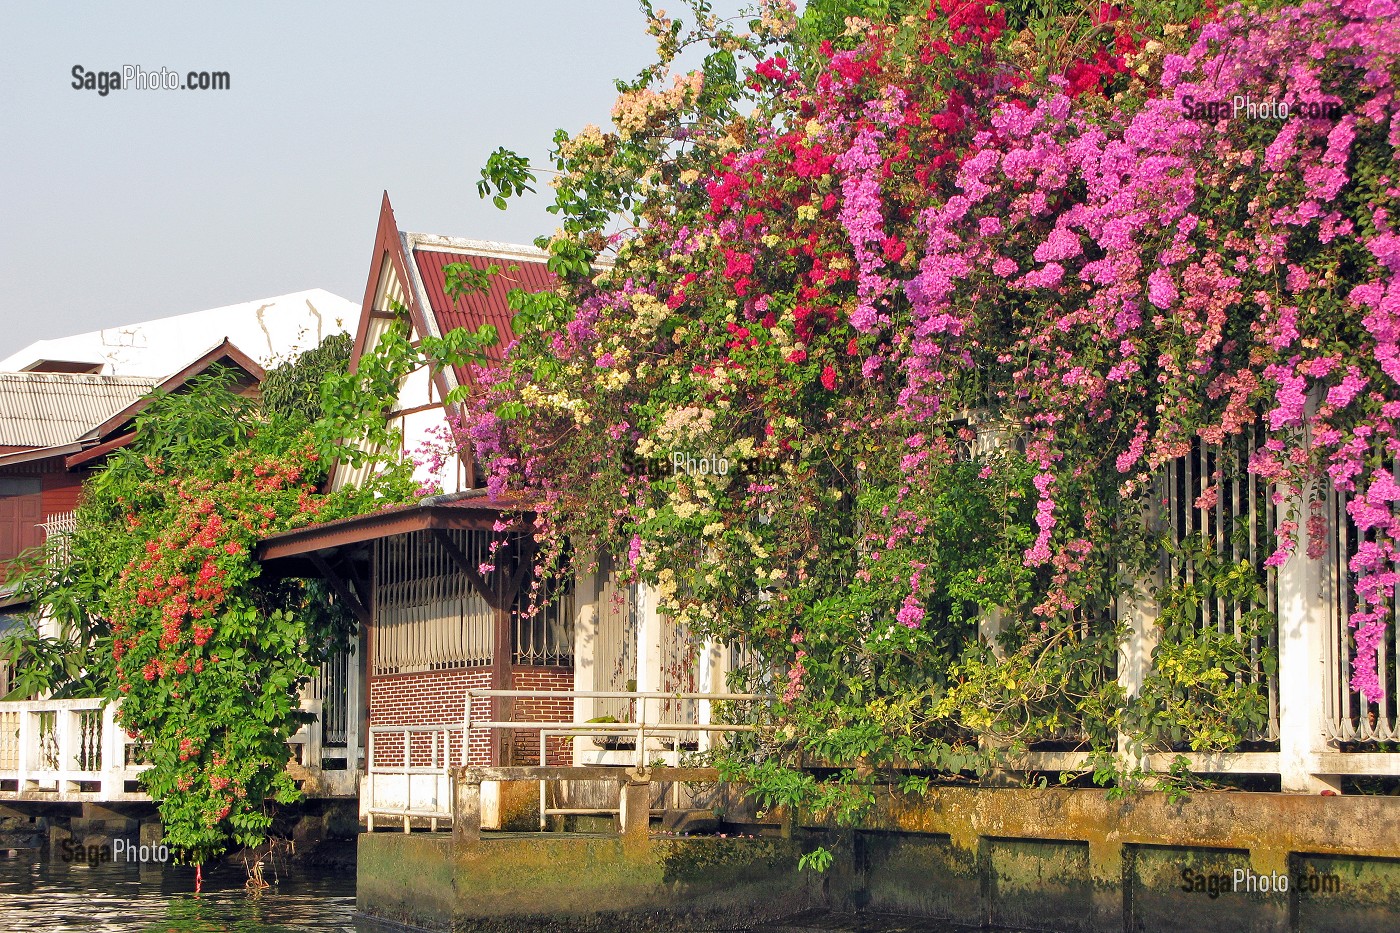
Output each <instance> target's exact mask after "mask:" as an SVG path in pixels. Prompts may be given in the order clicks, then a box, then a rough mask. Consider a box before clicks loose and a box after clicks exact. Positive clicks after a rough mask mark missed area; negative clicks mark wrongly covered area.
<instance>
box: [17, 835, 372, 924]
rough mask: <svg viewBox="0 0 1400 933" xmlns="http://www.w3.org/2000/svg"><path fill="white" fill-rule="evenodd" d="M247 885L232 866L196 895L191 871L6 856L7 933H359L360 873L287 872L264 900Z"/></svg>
mask: <svg viewBox="0 0 1400 933" xmlns="http://www.w3.org/2000/svg"><path fill="white" fill-rule="evenodd" d="M143 878H144V879H145V880H143ZM268 880H272V878H271V876H269V877H268ZM246 881H247V875H246V873H245V872H244V870H243V867H242V866H241V865H230V866H226V867H225V869H224V870H222V871H215V872H213V873H212V874H211V875H209V876H207V877H206V879H205V883H204V889H203V891H202V892H201V893H200V894H199V895H197V896H196V895H195V893H194V873H193V871H191V870H189V869H176V868H171V869H167V870H166V871H165V872H163V873H158V874H152V873H150V872H147V873H146V874H144V875H143V874H142V873H141V872H140V871H139V870H138V869H137V867H136V866H134V865H132V866H127V865H114V864H112V863H104V864H100V865H94V866H91V867H89V866H86V865H65V864H63V863H62V862H59V861H57V860H55V861H52V862H49V861H42V862H41V861H40V860H39V859H38V858H37V857H35V858H32V859H31V858H29V857H28V853H25V854H22V855H20V856H19V857H18V858H8V859H6V858H0V933H79V931H81V933H263V931H267V933H313V931H314V933H356V927H355V924H354V921H353V919H352V916H351V915H352V913H353V912H354V909H355V872H354V869H348V870H346V869H339V870H330V871H327V870H324V869H317V870H315V871H314V872H312V871H303V872H298V873H293V874H285V873H284V874H282V875H281V877H280V879H279V883H278V884H277V885H276V886H274V887H271V888H268V889H267V891H266V892H265V893H264V894H263V895H261V896H259V897H249V896H248V892H247V890H246V888H245V887H244V885H245V884H246Z"/></svg>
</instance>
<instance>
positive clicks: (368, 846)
mask: <svg viewBox="0 0 1400 933" xmlns="http://www.w3.org/2000/svg"><path fill="white" fill-rule="evenodd" d="M453 867H454V861H453V852H452V837H451V836H449V835H446V834H443V833H361V834H360V839H359V843H358V852H357V864H356V877H355V908H356V909H357V910H358V911H360V912H361V913H364V914H367V915H369V916H373V917H377V918H379V919H381V920H392V921H394V922H396V923H404V924H409V925H411V926H419V927H424V928H426V929H432V930H446V929H451V927H452V918H453V916H454V915H455V914H456V912H457V903H456V894H455V885H454V883H453Z"/></svg>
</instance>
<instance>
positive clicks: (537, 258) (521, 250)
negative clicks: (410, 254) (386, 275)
mask: <svg viewBox="0 0 1400 933" xmlns="http://www.w3.org/2000/svg"><path fill="white" fill-rule="evenodd" d="M399 233H400V234H401V235H402V236H403V237H404V239H405V240H407V242H408V246H409V247H410V248H411V249H419V248H422V249H428V250H436V251H440V252H450V253H468V254H472V255H479V256H484V257H497V256H499V257H501V258H514V259H523V260H525V261H527V262H545V261H547V260H548V259H549V253H547V252H545V251H544V250H542V249H540V248H539V247H537V246H526V245H524V244H522V243H503V242H500V241H498V240H477V239H473V238H471V237H458V236H446V235H444V234H440V233H414V232H412V231H409V230H400V231H399Z"/></svg>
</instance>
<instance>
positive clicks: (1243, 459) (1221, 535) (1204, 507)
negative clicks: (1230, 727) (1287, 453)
mask: <svg viewBox="0 0 1400 933" xmlns="http://www.w3.org/2000/svg"><path fill="white" fill-rule="evenodd" d="M1259 443H1260V439H1259V437H1258V436H1257V435H1256V434H1255V433H1253V432H1250V433H1246V434H1244V435H1241V436H1238V437H1233V438H1229V439H1227V440H1226V442H1225V443H1224V444H1206V443H1204V442H1201V441H1199V440H1197V441H1195V442H1193V444H1192V448H1191V453H1190V454H1188V455H1187V456H1185V457H1181V458H1179V459H1177V460H1174V461H1172V462H1170V463H1168V464H1167V466H1166V471H1165V476H1164V478H1163V482H1164V484H1165V487H1166V488H1165V496H1164V497H1163V498H1164V500H1165V501H1164V503H1163V504H1164V506H1165V509H1164V512H1165V514H1164V515H1163V519H1164V520H1165V522H1166V525H1167V531H1168V533H1169V535H1170V539H1171V542H1172V544H1173V545H1174V547H1173V548H1172V549H1171V553H1170V555H1169V556H1168V559H1167V566H1166V575H1167V577H1168V579H1169V580H1171V581H1173V582H1177V583H1184V584H1186V585H1188V586H1191V585H1194V584H1196V583H1198V582H1201V583H1202V584H1203V585H1202V589H1201V593H1202V598H1201V599H1200V600H1199V602H1198V604H1197V609H1196V618H1195V621H1194V625H1195V627H1196V629H1197V631H1204V630H1205V629H1206V628H1209V627H1213V628H1215V629H1216V631H1217V632H1220V633H1222V634H1224V633H1232V634H1234V635H1235V636H1236V637H1239V638H1247V642H1248V644H1247V651H1248V658H1249V663H1248V666H1247V668H1246V670H1244V671H1241V672H1239V673H1237V674H1236V675H1235V676H1236V677H1237V678H1243V679H1244V680H1246V681H1248V682H1250V683H1253V684H1257V685H1259V686H1260V689H1262V690H1263V691H1265V692H1266V694H1267V696H1268V703H1269V714H1268V715H1269V718H1268V723H1267V725H1266V726H1265V727H1264V728H1262V729H1259V730H1255V731H1254V732H1253V733H1251V734H1250V735H1249V736H1248V738H1249V739H1250V740H1251V741H1268V742H1273V741H1277V740H1278V735H1279V731H1278V677H1277V674H1276V673H1268V672H1267V671H1266V668H1267V664H1266V658H1267V657H1268V656H1270V655H1272V654H1273V652H1274V651H1275V650H1276V646H1277V643H1278V624H1277V622H1276V621H1275V622H1273V623H1272V624H1270V625H1268V626H1267V627H1266V628H1265V630H1264V631H1262V632H1247V631H1246V630H1247V629H1248V628H1249V626H1248V625H1247V624H1246V620H1245V616H1246V614H1247V613H1250V612H1252V611H1254V610H1256V609H1261V608H1262V609H1267V610H1268V612H1269V614H1270V615H1273V614H1274V613H1275V612H1276V610H1277V592H1278V586H1277V579H1276V574H1275V572H1274V570H1273V568H1269V567H1265V566H1264V561H1265V559H1266V558H1268V556H1269V555H1270V554H1271V553H1273V550H1274V534H1273V529H1274V528H1275V526H1276V524H1277V515H1276V508H1275V506H1274V504H1273V500H1272V497H1271V492H1272V490H1271V489H1270V486H1269V484H1268V482H1267V481H1264V480H1260V479H1259V478H1258V477H1257V476H1255V475H1253V474H1251V473H1249V472H1248V470H1247V466H1248V464H1249V458H1250V457H1251V456H1252V455H1253V454H1254V451H1255V449H1256V448H1257V445H1258V444H1259ZM1193 548H1194V553H1195V554H1196V555H1199V556H1197V557H1193V556H1191V555H1192V554H1193ZM1208 559H1214V560H1218V561H1219V562H1220V563H1221V564H1226V563H1228V564H1232V565H1238V564H1239V563H1240V562H1241V561H1243V562H1245V563H1247V564H1248V565H1249V566H1250V567H1253V568H1254V569H1255V571H1256V573H1258V574H1259V576H1260V579H1261V580H1262V581H1263V583H1264V586H1263V592H1264V597H1263V604H1262V605H1260V604H1259V603H1258V602H1257V601H1254V600H1246V601H1235V600H1231V599H1228V598H1227V597H1226V595H1225V594H1224V593H1222V592H1220V591H1219V590H1218V589H1217V588H1215V587H1210V586H1206V585H1204V583H1205V581H1204V579H1203V578H1202V572H1203V571H1202V568H1199V567H1198V566H1197V562H1198V561H1202V560H1208ZM1198 578H1201V579H1198Z"/></svg>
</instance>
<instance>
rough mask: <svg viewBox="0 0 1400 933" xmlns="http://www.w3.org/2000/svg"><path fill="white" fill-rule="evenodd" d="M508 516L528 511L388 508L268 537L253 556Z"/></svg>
mask: <svg viewBox="0 0 1400 933" xmlns="http://www.w3.org/2000/svg"><path fill="white" fill-rule="evenodd" d="M512 513H515V514H516V515H520V516H523V515H526V514H528V510H526V509H522V508H521V507H520V506H519V505H518V504H516V503H509V502H493V503H488V502H484V501H483V502H481V503H480V504H476V503H473V504H472V505H470V506H466V505H453V504H445V505H414V506H410V507H407V508H391V509H386V510H384V511H381V512H371V513H369V514H368V515H357V516H355V517H353V518H345V519H340V520H337V521H333V522H327V523H325V524H323V525H311V526H308V527H306V528H294V529H292V530H290V531H283V532H279V533H277V534H275V535H270V536H269V537H266V538H264V539H263V540H262V541H260V542H259V543H258V545H257V548H256V550H255V552H254V556H255V557H256V558H257V559H258V560H259V561H262V562H267V561H274V560H280V559H283V558H287V557H299V556H302V555H306V554H311V553H313V552H315V551H325V550H330V549H332V548H339V547H346V546H347V545H352V544H362V543H364V542H367V541H373V540H376V539H378V538H388V537H392V536H394V535H401V534H408V533H409V532H413V531H426V530H429V529H433V528H443V529H449V528H464V529H472V530H478V531H489V530H491V528H492V527H493V526H495V524H496V522H498V521H500V520H501V518H502V516H503V515H510V514H512Z"/></svg>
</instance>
